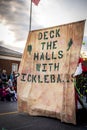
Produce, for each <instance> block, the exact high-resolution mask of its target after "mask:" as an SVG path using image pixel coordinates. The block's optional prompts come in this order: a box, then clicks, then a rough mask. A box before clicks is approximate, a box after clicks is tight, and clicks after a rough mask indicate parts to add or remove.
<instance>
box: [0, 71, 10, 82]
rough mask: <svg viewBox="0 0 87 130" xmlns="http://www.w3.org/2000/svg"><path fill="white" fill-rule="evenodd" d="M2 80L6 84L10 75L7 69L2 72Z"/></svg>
mask: <svg viewBox="0 0 87 130" xmlns="http://www.w3.org/2000/svg"><path fill="white" fill-rule="evenodd" d="M1 80H2V83H3V84H5V83H6V82H7V80H8V76H7V73H6V70H3V71H2V73H1Z"/></svg>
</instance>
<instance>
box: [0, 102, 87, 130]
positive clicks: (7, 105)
mask: <svg viewBox="0 0 87 130" xmlns="http://www.w3.org/2000/svg"><path fill="white" fill-rule="evenodd" d="M0 130H87V110H84V109H79V111H78V112H77V125H73V124H68V123H62V122H61V121H60V120H58V119H54V118H50V117H41V116H29V115H28V114H25V113H18V111H17V102H7V101H4V102H3V101H0Z"/></svg>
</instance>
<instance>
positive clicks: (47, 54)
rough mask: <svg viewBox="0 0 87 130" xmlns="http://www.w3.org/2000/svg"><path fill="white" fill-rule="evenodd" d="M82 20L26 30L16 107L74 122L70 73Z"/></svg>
mask: <svg viewBox="0 0 87 130" xmlns="http://www.w3.org/2000/svg"><path fill="white" fill-rule="evenodd" d="M84 23H85V21H79V22H75V23H70V24H65V25H60V26H56V27H52V28H46V29H42V30H36V31H31V32H30V33H29V36H28V39H27V43H26V46H25V50H24V53H23V57H22V61H21V64H20V68H19V74H20V76H19V77H18V110H19V112H27V113H29V114H30V115H40V116H49V117H55V118H58V119H60V120H61V121H63V122H68V123H73V124H75V123H76V113H75V109H76V108H75V89H74V78H73V74H74V73H75V70H76V68H77V64H78V59H79V56H80V49H81V45H82V39H83V32H84Z"/></svg>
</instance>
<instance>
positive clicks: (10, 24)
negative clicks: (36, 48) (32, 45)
mask: <svg viewBox="0 0 87 130" xmlns="http://www.w3.org/2000/svg"><path fill="white" fill-rule="evenodd" d="M84 19H86V24H85V30H84V39H86V40H87V0H40V2H39V5H38V6H35V5H34V4H33V3H32V24H31V30H36V29H42V28H46V27H52V26H58V25H61V24H65V23H70V22H75V21H80V20H84ZM29 24H30V0H0V44H3V45H5V46H7V45H9V46H13V47H19V48H20V49H22V50H23V49H24V47H25V44H26V40H27V36H28V32H29ZM84 49H85V48H84Z"/></svg>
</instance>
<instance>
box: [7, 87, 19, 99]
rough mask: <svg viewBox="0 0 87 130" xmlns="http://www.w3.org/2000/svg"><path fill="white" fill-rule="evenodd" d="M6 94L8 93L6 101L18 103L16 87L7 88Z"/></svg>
mask: <svg viewBox="0 0 87 130" xmlns="http://www.w3.org/2000/svg"><path fill="white" fill-rule="evenodd" d="M6 92H7V93H8V94H7V95H6V99H7V100H9V101H16V100H17V97H16V92H15V90H14V87H9V86H8V87H7V89H6Z"/></svg>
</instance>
